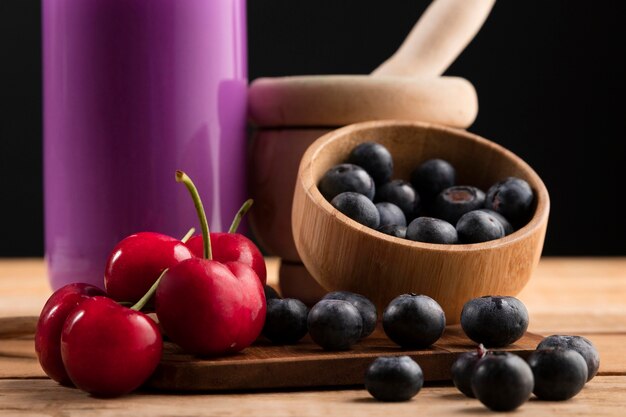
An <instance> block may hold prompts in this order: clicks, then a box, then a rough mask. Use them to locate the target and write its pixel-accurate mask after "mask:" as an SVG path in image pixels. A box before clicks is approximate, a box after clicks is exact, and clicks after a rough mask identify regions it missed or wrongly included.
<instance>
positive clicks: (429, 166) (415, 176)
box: [411, 159, 456, 201]
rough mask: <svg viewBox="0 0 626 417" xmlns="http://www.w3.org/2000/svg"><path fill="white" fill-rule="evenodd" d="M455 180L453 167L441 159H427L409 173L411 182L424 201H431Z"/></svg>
mask: <svg viewBox="0 0 626 417" xmlns="http://www.w3.org/2000/svg"><path fill="white" fill-rule="evenodd" d="M455 182H456V171H455V169H454V167H453V166H452V165H451V164H450V163H449V162H448V161H444V160H443V159H429V160H427V161H425V162H423V163H421V164H420V165H419V166H418V167H417V168H415V170H414V171H413V172H412V173H411V184H413V187H414V188H415V189H416V190H417V192H418V193H419V195H420V197H422V198H423V199H424V200H425V201H432V200H434V199H435V197H437V195H438V194H439V193H440V192H442V191H443V190H445V189H446V188H449V187H452V186H453V185H454V184H455Z"/></svg>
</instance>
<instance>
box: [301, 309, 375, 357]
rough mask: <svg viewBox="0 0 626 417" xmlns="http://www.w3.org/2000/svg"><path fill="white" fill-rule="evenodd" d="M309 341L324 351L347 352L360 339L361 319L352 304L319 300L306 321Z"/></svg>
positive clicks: (361, 330)
mask: <svg viewBox="0 0 626 417" xmlns="http://www.w3.org/2000/svg"><path fill="white" fill-rule="evenodd" d="M307 325H308V329H309V335H310V336H311V339H313V341H314V342H315V343H317V344H318V345H320V346H321V347H322V348H324V349H326V350H347V349H350V347H352V345H354V344H355V343H356V342H358V341H359V339H360V338H361V334H363V319H362V318H361V313H359V310H357V308H356V307H355V306H353V305H352V304H350V303H349V302H347V301H343V300H321V301H319V302H318V303H317V304H315V305H314V306H313V308H311V311H309V317H308V319H307Z"/></svg>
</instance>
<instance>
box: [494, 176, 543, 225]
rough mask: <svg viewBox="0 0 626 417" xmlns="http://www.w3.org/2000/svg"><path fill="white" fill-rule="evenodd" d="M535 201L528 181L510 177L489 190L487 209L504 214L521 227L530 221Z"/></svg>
mask: <svg viewBox="0 0 626 417" xmlns="http://www.w3.org/2000/svg"><path fill="white" fill-rule="evenodd" d="M534 199H535V195H534V193H533V190H532V188H530V185H528V183H527V182H526V181H524V180H523V179H521V178H515V177H509V178H506V179H505V180H503V181H500V182H498V183H496V184H494V185H492V186H491V188H489V190H488V191H487V198H486V202H485V207H486V208H488V209H491V210H493V211H496V212H498V213H500V214H502V215H503V216H504V217H506V218H507V220H508V221H510V222H511V223H512V224H514V225H515V226H516V227H519V226H521V225H524V224H525V223H526V222H527V221H528V220H529V219H530V216H531V214H532V209H533V200H534Z"/></svg>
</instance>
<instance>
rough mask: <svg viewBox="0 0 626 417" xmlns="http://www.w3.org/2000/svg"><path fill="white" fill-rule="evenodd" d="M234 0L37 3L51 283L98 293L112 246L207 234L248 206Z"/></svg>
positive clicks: (240, 32) (242, 38)
mask: <svg viewBox="0 0 626 417" xmlns="http://www.w3.org/2000/svg"><path fill="white" fill-rule="evenodd" d="M245 12H246V3H245V0H184V1H183V0H42V21H43V67H44V191H45V200H44V201H45V208H44V209H45V234H46V236H45V244H46V258H47V263H48V274H49V279H50V283H51V286H52V288H54V289H57V288H59V287H61V286H63V285H65V284H68V283H70V282H88V283H91V284H94V285H97V286H100V287H102V286H103V274H104V266H105V262H106V259H107V256H108V255H109V253H110V251H111V249H112V248H113V247H114V245H115V244H116V243H117V242H118V241H120V240H121V239H123V238H124V237H126V236H128V235H129V234H132V233H135V232H139V231H157V232H161V233H165V234H168V235H171V236H175V237H182V236H183V235H184V234H185V233H186V232H187V230H188V229H189V228H190V227H192V226H194V227H198V221H197V219H196V215H195V211H194V208H193V204H192V202H191V200H190V199H189V196H188V194H187V191H186V190H185V187H183V186H182V185H181V184H178V183H176V182H175V180H174V171H175V170H176V169H182V170H184V171H185V172H187V173H188V174H189V175H190V176H191V178H192V179H193V180H194V181H195V183H196V185H197V186H198V188H199V191H200V194H201V195H202V197H203V200H204V205H205V209H206V210H207V216H208V217H209V221H210V225H211V228H212V230H213V231H220V230H226V229H227V228H228V226H229V225H230V222H231V220H232V217H233V216H234V214H235V213H236V211H237V209H238V208H239V206H240V205H241V204H242V203H243V201H244V200H245V198H246V191H245V178H246V173H245V139H246V136H245V124H246V94H247V62H246V52H247V51H246V15H245Z"/></svg>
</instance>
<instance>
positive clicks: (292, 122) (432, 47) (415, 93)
mask: <svg viewBox="0 0 626 417" xmlns="http://www.w3.org/2000/svg"><path fill="white" fill-rule="evenodd" d="M494 2H495V0H435V1H433V2H432V3H431V5H430V6H429V7H428V9H427V10H426V11H425V12H424V14H423V15H422V16H421V18H420V19H419V20H418V22H417V23H416V24H415V26H414V28H413V29H412V30H411V32H410V33H409V35H408V36H407V38H406V39H405V41H404V42H403V43H402V45H401V46H400V48H399V49H398V50H397V51H396V53H394V54H393V55H392V56H391V57H390V58H389V59H388V60H387V61H385V62H384V63H383V64H381V65H380V66H379V67H378V68H377V69H376V70H374V72H373V73H372V74H371V75H370V76H364V75H319V76H289V77H275V78H259V79H257V80H255V81H254V82H253V83H252V84H251V86H250V90H249V106H250V118H251V120H252V121H253V122H254V123H255V124H257V125H258V126H261V127H277V126H342V125H345V124H349V123H354V122H360V121H366V120H373V119H408V120H421V121H427V122H434V123H441V124H446V125H450V126H455V127H468V126H469V125H471V123H472V122H473V121H474V119H475V117H476V114H477V112H478V101H477V98H476V91H475V90H474V88H473V86H472V85H471V83H469V82H468V81H466V80H463V79H460V78H457V77H439V75H440V74H442V73H443V72H444V71H445V70H446V69H447V68H448V66H449V65H450V64H451V63H452V62H453V61H454V60H455V59H456V58H457V56H458V55H459V54H460V53H461V52H462V50H463V49H464V48H465V46H467V44H468V43H469V42H470V41H471V39H472V38H473V37H474V36H475V34H476V33H477V32H478V30H479V28H480V26H481V25H482V24H483V22H484V21H485V19H486V18H487V16H488V14H489V11H490V10H491V8H492V7H493V4H494Z"/></svg>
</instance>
